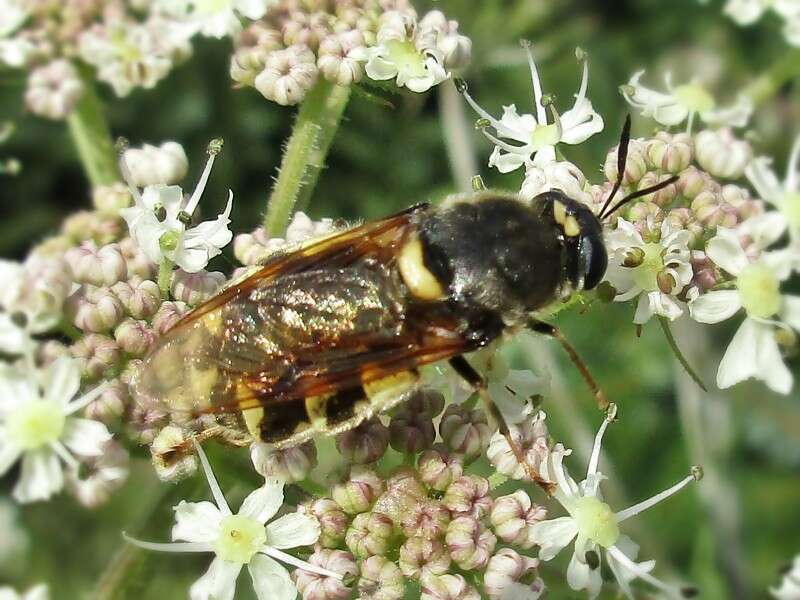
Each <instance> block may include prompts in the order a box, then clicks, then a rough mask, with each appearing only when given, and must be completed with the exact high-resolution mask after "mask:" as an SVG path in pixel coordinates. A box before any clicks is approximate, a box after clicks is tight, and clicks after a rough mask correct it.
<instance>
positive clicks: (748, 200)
mask: <svg viewBox="0 0 800 600" xmlns="http://www.w3.org/2000/svg"><path fill="white" fill-rule="evenodd" d="M720 198H722V201H723V202H725V203H727V204H730V205H731V206H732V207H733V208H735V209H736V212H737V216H738V219H737V221H738V222H739V223H741V222H744V221H746V220H747V219H749V218H750V217H753V216H756V215H760V214H763V212H764V203H763V201H760V200H754V199H753V198H752V197H751V196H750V192H748V191H747V190H746V189H745V188H743V187H740V186H738V185H734V184H732V183H729V184H727V185H723V186H722V189H721V191H720Z"/></svg>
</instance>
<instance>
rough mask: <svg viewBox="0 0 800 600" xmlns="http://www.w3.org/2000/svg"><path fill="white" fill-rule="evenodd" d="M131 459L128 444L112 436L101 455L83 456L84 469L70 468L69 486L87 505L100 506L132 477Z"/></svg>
mask: <svg viewBox="0 0 800 600" xmlns="http://www.w3.org/2000/svg"><path fill="white" fill-rule="evenodd" d="M129 463H130V459H129V456H128V453H127V452H126V451H125V448H123V447H122V445H121V444H120V443H119V442H117V441H116V440H109V441H108V442H106V443H105V445H104V446H103V453H102V454H100V455H99V456H91V457H86V458H84V459H83V460H81V472H80V474H79V472H78V471H77V470H75V469H67V470H66V473H65V475H66V477H65V482H64V483H65V487H66V488H67V490H68V491H69V492H70V493H71V494H72V495H73V496H74V497H75V499H76V500H77V501H78V502H79V503H80V504H81V505H83V506H85V507H86V508H97V507H98V506H100V505H102V504H105V503H106V502H108V500H109V498H110V497H111V494H113V493H114V492H115V491H117V490H118V489H119V488H120V487H122V485H123V484H124V483H125V480H126V479H127V478H128V472H129V468H128V465H129Z"/></svg>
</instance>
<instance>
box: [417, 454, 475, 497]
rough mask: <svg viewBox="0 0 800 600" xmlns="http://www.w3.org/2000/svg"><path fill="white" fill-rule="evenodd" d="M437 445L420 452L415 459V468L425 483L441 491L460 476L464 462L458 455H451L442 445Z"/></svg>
mask: <svg viewBox="0 0 800 600" xmlns="http://www.w3.org/2000/svg"><path fill="white" fill-rule="evenodd" d="M437 446H438V447H437ZM437 446H434V447H433V448H432V449H431V450H426V451H425V452H423V453H422V455H421V456H420V457H419V460H418V461H417V470H418V471H419V475H420V478H421V479H422V481H423V482H424V483H425V485H427V486H428V487H429V488H431V489H434V490H436V491H439V492H443V491H445V490H446V489H447V488H448V486H449V485H450V484H451V483H453V481H454V480H456V479H458V478H459V477H461V475H462V474H463V473H464V464H463V462H462V459H461V458H460V457H459V456H458V455H451V454H450V453H449V452H447V450H446V449H445V448H444V447H443V446H440V445H437Z"/></svg>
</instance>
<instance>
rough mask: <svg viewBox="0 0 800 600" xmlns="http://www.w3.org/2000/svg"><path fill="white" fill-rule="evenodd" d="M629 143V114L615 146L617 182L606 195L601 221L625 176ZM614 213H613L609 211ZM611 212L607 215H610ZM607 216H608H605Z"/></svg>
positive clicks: (600, 215) (599, 216)
mask: <svg viewBox="0 0 800 600" xmlns="http://www.w3.org/2000/svg"><path fill="white" fill-rule="evenodd" d="M630 143H631V115H630V113H629V114H628V115H627V116H626V117H625V125H623V126H622V134H620V136H619V146H617V180H616V181H615V182H614V187H613V188H611V193H610V194H609V195H608V198H607V199H606V202H605V204H603V208H602V209H601V210H600V213H599V214H598V218H600V219H601V220H602V219H603V218H604V216H603V213H605V212H606V208H608V205H609V204H611V200H612V198H614V195H615V194H616V193H617V192H618V191H619V188H620V186H621V185H622V178H623V177H624V176H625V163H626V162H627V161H628V145H629V144H630ZM611 212H614V211H611ZM611 212H609V213H608V214H609V215H610V214H611ZM605 216H608V215H605Z"/></svg>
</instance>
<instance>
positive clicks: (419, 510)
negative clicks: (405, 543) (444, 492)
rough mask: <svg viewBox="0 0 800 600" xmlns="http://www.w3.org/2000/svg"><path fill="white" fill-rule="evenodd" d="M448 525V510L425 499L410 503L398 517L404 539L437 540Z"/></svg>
mask: <svg viewBox="0 0 800 600" xmlns="http://www.w3.org/2000/svg"><path fill="white" fill-rule="evenodd" d="M449 523H450V513H449V512H448V510H447V509H446V508H445V507H444V506H442V505H441V504H439V503H438V502H433V501H431V500H427V499H424V500H421V499H418V500H417V501H416V502H413V503H410V505H409V507H408V510H406V511H403V512H402V513H401V517H400V527H401V529H402V530H403V533H404V534H405V535H406V537H411V536H419V537H422V538H426V539H431V540H432V539H435V538H439V537H441V536H443V535H444V533H445V531H446V530H447V525H448V524H449Z"/></svg>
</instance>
